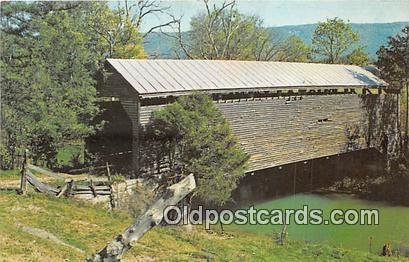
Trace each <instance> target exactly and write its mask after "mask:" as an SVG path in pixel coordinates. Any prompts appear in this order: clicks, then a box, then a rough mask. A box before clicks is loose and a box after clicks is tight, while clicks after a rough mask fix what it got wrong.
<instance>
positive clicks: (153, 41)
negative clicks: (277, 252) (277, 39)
mask: <svg viewBox="0 0 409 262" xmlns="http://www.w3.org/2000/svg"><path fill="white" fill-rule="evenodd" d="M408 24H409V22H396V23H372V24H354V23H353V24H351V25H352V28H353V30H354V31H356V32H358V33H359V35H360V37H361V40H360V45H362V46H363V47H364V48H365V51H366V52H367V53H368V54H369V56H370V57H371V58H372V59H375V58H376V51H377V50H378V49H379V47H380V46H381V45H385V44H386V43H387V39H388V37H389V36H394V35H396V34H397V33H399V32H400V31H401V30H402V28H403V27H405V25H408ZM316 26H317V25H316V24H308V25H294V26H280V27H269V28H268V30H271V31H274V32H277V33H279V34H280V35H281V36H282V37H288V36H290V35H296V36H299V37H301V38H302V39H303V40H304V41H305V42H306V43H308V44H311V37H312V34H313V32H314V30H315V27H316ZM184 34H185V35H186V33H184ZM174 46H175V44H174V39H172V38H170V37H167V36H165V35H162V34H159V33H154V34H151V35H149V36H148V38H147V39H146V42H145V44H144V48H145V50H146V52H147V53H148V54H149V55H150V56H152V57H156V58H172V57H174V55H173V52H172V49H173V47H174Z"/></svg>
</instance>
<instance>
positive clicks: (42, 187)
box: [27, 170, 60, 196]
mask: <svg viewBox="0 0 409 262" xmlns="http://www.w3.org/2000/svg"><path fill="white" fill-rule="evenodd" d="M27 181H28V182H29V183H30V184H31V185H32V186H33V187H35V189H37V191H40V192H41V193H45V194H49V195H53V196H57V194H58V193H59V192H60V190H58V189H57V188H54V187H52V186H49V185H47V184H44V183H42V182H41V181H40V180H38V179H37V177H35V176H34V175H33V173H31V171H30V170H27Z"/></svg>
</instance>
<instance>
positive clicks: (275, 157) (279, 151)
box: [140, 94, 367, 171]
mask: <svg viewBox="0 0 409 262" xmlns="http://www.w3.org/2000/svg"><path fill="white" fill-rule="evenodd" d="M216 104H217V106H218V108H219V109H220V110H221V111H222V112H223V114H224V115H225V117H226V118H227V120H228V121H229V123H230V125H231V127H232V129H233V131H234V133H235V134H236V135H237V137H238V138H239V141H240V143H241V144H242V145H243V147H244V149H245V150H246V152H247V153H248V154H249V155H250V161H249V162H250V165H249V171H253V170H260V169H264V168H268V167H273V166H279V165H284V164H288V163H293V162H297V161H302V160H307V159H313V158H318V157H323V156H328V155H335V154H338V153H343V152H347V151H354V150H357V149H362V148H366V146H367V143H366V140H365V134H364V132H365V130H366V126H365V125H367V119H366V113H365V109H364V108H363V106H362V102H361V98H360V97H359V96H358V95H352V94H350V95H318V96H303V97H300V96H298V97H281V98H268V99H257V100H247V101H246V100H241V101H239V100H236V101H234V100H227V101H219V102H216ZM162 106H163V105H155V106H143V107H141V114H140V121H141V125H142V126H144V125H146V124H147V123H148V121H149V118H150V116H151V113H152V111H153V110H155V109H157V108H159V107H162Z"/></svg>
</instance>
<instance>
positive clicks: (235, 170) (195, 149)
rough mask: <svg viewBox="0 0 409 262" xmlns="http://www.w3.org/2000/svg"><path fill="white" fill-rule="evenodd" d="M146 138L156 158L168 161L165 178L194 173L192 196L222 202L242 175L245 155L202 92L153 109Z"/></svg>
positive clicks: (215, 108)
mask: <svg viewBox="0 0 409 262" xmlns="http://www.w3.org/2000/svg"><path fill="white" fill-rule="evenodd" d="M145 139H146V141H147V142H146V143H147V145H149V148H150V150H149V151H150V152H154V154H155V157H156V158H158V159H159V161H162V162H163V161H164V160H165V159H166V160H165V161H168V162H169V166H170V171H169V174H168V175H167V176H166V178H167V179H171V178H172V177H174V175H175V174H182V176H186V175H188V174H190V173H193V174H194V175H195V178H196V180H197V184H198V188H197V190H196V195H197V196H198V197H200V198H201V199H202V200H205V201H206V202H208V203H213V204H216V205H222V204H224V203H225V202H226V201H227V200H228V199H229V197H230V194H231V191H232V190H233V189H234V188H235V187H236V185H237V182H238V180H239V179H240V178H241V177H243V176H244V170H245V166H246V161H247V158H248V157H247V155H246V154H245V152H244V150H243V149H242V148H241V146H240V145H239V144H238V142H237V140H236V138H235V136H234V135H233V133H232V131H231V129H230V126H229V124H228V122H227V121H226V119H225V118H224V117H223V115H222V113H221V112H220V111H219V110H218V108H217V107H216V106H215V104H214V103H213V101H212V99H211V98H210V97H209V96H207V95H203V94H193V95H189V96H184V97H180V98H178V99H177V101H176V102H174V103H172V104H170V105H167V106H166V107H165V108H163V109H160V110H157V111H154V113H153V117H152V119H151V122H150V124H149V125H148V127H147V129H146V137H145ZM150 162H151V161H150ZM151 163H152V162H151ZM174 182H175V181H172V182H171V183H170V184H173V183H174Z"/></svg>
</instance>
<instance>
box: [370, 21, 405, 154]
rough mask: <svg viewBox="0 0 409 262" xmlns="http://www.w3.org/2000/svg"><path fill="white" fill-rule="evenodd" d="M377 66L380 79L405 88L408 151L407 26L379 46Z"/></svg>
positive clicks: (399, 87) (396, 86) (395, 86)
mask: <svg viewBox="0 0 409 262" xmlns="http://www.w3.org/2000/svg"><path fill="white" fill-rule="evenodd" d="M377 55H378V61H377V62H376V65H377V66H378V68H379V70H380V73H381V77H382V78H383V79H385V80H386V81H387V82H388V83H389V84H390V85H391V86H392V87H393V88H397V89H403V88H405V89H406V90H405V93H404V94H405V96H406V101H405V103H404V106H403V107H402V108H404V111H403V110H402V113H403V114H402V115H404V116H405V134H406V138H405V148H406V150H407V149H408V141H409V110H408V99H409V97H408V96H409V92H408V91H409V90H408V89H409V26H406V27H405V28H404V29H403V30H402V32H401V33H399V34H397V35H396V36H395V37H390V38H389V40H388V46H387V47H385V46H381V47H380V49H379V50H378V52H377Z"/></svg>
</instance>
